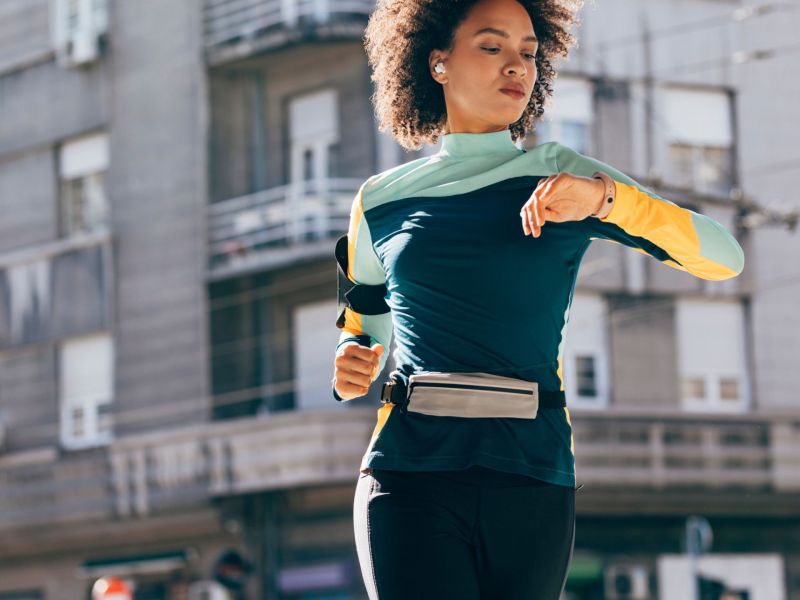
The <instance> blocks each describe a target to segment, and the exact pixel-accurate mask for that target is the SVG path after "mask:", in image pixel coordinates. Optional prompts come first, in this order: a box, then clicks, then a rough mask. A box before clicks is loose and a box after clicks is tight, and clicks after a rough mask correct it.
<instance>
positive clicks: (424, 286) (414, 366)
mask: <svg viewBox="0 0 800 600" xmlns="http://www.w3.org/2000/svg"><path fill="white" fill-rule="evenodd" d="M561 171H566V172H569V173H572V174H574V175H581V176H585V177H591V176H592V174H594V173H595V172H596V171H604V172H605V173H607V174H608V175H610V176H611V178H612V179H613V180H614V181H615V185H616V199H615V201H614V204H613V207H612V209H611V212H610V213H609V214H608V215H607V216H606V217H605V218H603V219H599V218H595V217H587V218H586V219H583V220H581V221H569V222H563V223H557V222H547V223H546V224H545V225H544V226H543V227H542V229H541V235H540V236H539V237H537V238H534V237H533V236H530V235H529V236H526V235H525V234H524V232H523V229H522V221H521V218H520V209H521V208H522V206H523V204H525V202H527V201H528V199H529V198H530V197H531V195H532V193H533V190H534V189H535V188H536V185H537V183H538V182H539V180H540V179H542V178H546V177H547V176H548V175H551V174H554V173H559V172H561ZM598 202H599V198H598ZM597 239H600V240H606V241H610V242H615V243H620V244H624V245H625V246H629V247H630V248H632V249H634V250H636V251H638V252H641V253H644V254H647V255H650V256H652V257H653V258H655V259H656V260H659V261H661V262H662V263H664V264H665V265H667V266H669V267H672V268H675V269H680V270H682V271H686V272H687V273H691V274H692V275H694V276H695V277H699V278H701V279H713V280H720V279H728V278H731V277H735V276H736V275H738V274H739V273H741V271H742V269H743V267H744V253H743V252H742V249H741V247H740V245H739V244H738V242H737V241H736V239H735V238H734V237H733V236H732V235H731V234H730V233H729V232H728V231H727V230H726V229H725V228H724V227H723V226H722V225H721V224H719V223H718V222H716V221H715V220H713V219H711V218H709V217H708V216H706V215H702V214H698V213H696V212H693V211H691V210H688V209H686V208H682V207H680V206H678V205H677V204H675V203H674V202H671V201H669V200H667V199H665V198H662V197H660V196H658V195H656V194H654V193H653V192H652V191H651V190H649V189H646V188H644V187H643V186H641V185H640V184H638V183H637V182H636V181H634V180H633V179H631V178H630V177H628V176H626V175H625V174H624V173H621V172H620V171H618V170H617V169H615V168H613V167H611V166H609V165H607V164H605V163H603V162H600V161H598V160H595V159H593V158H590V157H588V156H584V155H582V154H580V153H578V152H576V151H574V150H572V149H571V148H569V147H567V146H564V145H562V144H560V143H558V142H548V143H545V144H541V145H538V146H536V147H535V148H532V149H529V150H527V151H525V150H522V149H520V148H518V147H517V146H516V145H515V144H514V142H513V141H512V138H511V131H510V130H509V129H504V130H500V131H496V132H489V133H450V134H445V135H444V136H443V138H442V147H441V150H440V151H439V152H438V153H437V154H434V155H432V156H426V157H423V158H419V159H416V160H412V161H410V162H407V163H404V164H402V165H399V166H397V167H393V168H391V169H388V170H386V171H384V172H382V173H379V174H377V175H374V176H372V177H370V178H369V179H367V180H366V181H365V182H364V183H363V184H362V185H361V187H360V189H359V190H358V192H357V194H356V196H355V198H354V200H353V203H352V207H351V214H350V224H349V229H348V232H347V242H348V246H347V253H348V266H347V277H348V279H350V280H351V281H353V282H355V283H364V284H385V285H386V288H387V289H386V296H385V301H386V303H387V305H388V306H389V308H390V312H387V313H384V314H379V315H364V314H359V313H357V312H355V311H353V310H351V309H350V308H349V307H348V308H346V309H345V311H344V320H343V323H341V322H340V323H341V325H342V326H341V327H340V328H341V329H342V333H341V336H340V339H339V344H338V345H337V351H338V349H339V347H341V346H342V345H343V344H350V343H365V342H367V341H369V345H370V346H372V345H374V344H375V343H378V342H380V343H381V344H383V345H384V353H383V355H382V357H381V360H380V369H379V372H380V371H381V370H382V369H383V367H384V366H385V364H386V360H387V359H388V353H389V348H390V342H391V340H392V336H393V335H394V338H395V345H396V348H395V352H394V358H395V362H396V365H397V371H398V372H399V373H400V374H402V375H405V376H408V375H410V374H411V373H414V372H418V371H450V372H487V373H495V374H498V375H504V376H507V377H517V378H522V379H525V380H528V381H537V382H539V389H540V390H564V379H563V364H562V357H563V350H564V329H565V326H566V324H567V320H568V318H569V311H570V305H571V303H572V296H573V291H574V289H575V281H576V278H577V274H578V268H579V266H580V263H581V259H582V257H583V255H584V253H585V252H586V249H587V248H588V247H589V245H590V244H591V243H592V241H593V240H597ZM359 336H361V337H359ZM333 395H334V397H335V398H336V399H337V400H341V398H340V397H339V395H338V394H337V393H336V390H333ZM377 413H378V414H377V417H378V418H377V423H376V425H375V428H374V431H373V433H372V437H371V439H370V441H369V445H368V447H367V449H366V452H365V454H364V456H363V459H362V462H361V466H360V471H361V472H364V470H365V469H366V468H367V467H374V468H384V469H400V470H439V469H462V468H467V467H469V466H470V465H472V464H478V465H482V466H485V467H489V468H493V469H498V470H501V471H507V472H513V473H521V474H527V475H531V476H534V477H537V478H540V479H544V480H546V481H548V482H551V483H554V484H558V485H568V486H572V487H575V461H574V440H573V436H572V424H571V420H570V412H569V409H568V408H567V407H565V408H562V409H548V410H540V411H539V414H538V416H537V418H536V419H514V418H464V417H440V416H432V415H425V414H421V413H413V412H407V413H405V414H404V413H402V412H400V411H399V410H398V409H397V408H396V407H395V405H393V404H391V403H386V404H383V405H382V406H381V408H379V409H378V411H377Z"/></svg>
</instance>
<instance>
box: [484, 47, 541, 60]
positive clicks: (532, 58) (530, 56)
mask: <svg viewBox="0 0 800 600" xmlns="http://www.w3.org/2000/svg"><path fill="white" fill-rule="evenodd" d="M481 50H500V48H484V47H482V46H481ZM525 56H527V57H529V58H528V60H536V55H535V54H531V53H530V52H526V53H525Z"/></svg>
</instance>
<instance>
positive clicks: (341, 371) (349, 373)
mask: <svg viewBox="0 0 800 600" xmlns="http://www.w3.org/2000/svg"><path fill="white" fill-rule="evenodd" d="M383 350H384V348H383V344H375V345H374V346H373V347H372V348H367V347H366V346H362V345H360V344H345V345H344V346H342V347H341V348H340V349H339V352H338V353H337V354H336V358H335V359H334V361H333V364H334V375H333V387H334V389H335V390H336V393H337V394H339V396H341V397H342V398H343V399H344V400H352V399H353V398H357V397H359V396H363V395H364V394H366V393H367V391H369V385H370V384H371V383H372V380H373V379H375V378H376V377H377V376H378V373H377V370H378V363H379V362H380V358H381V355H383Z"/></svg>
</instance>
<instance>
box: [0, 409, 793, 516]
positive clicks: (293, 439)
mask: <svg viewBox="0 0 800 600" xmlns="http://www.w3.org/2000/svg"><path fill="white" fill-rule="evenodd" d="M375 418H376V417H375V408H374V407H371V406H370V407H366V408H364V407H350V408H344V407H337V409H331V410H316V411H293V412H288V411H287V412H280V413H272V414H270V415H268V416H264V417H261V418H243V419H236V420H228V421H219V422H211V423H205V424H202V425H196V426H191V427H182V428H176V429H173V430H160V431H154V432H151V433H148V434H144V435H137V436H131V437H128V438H120V439H117V440H115V441H114V442H112V444H111V445H110V446H108V447H105V448H93V449H91V450H88V451H81V452H75V453H68V454H65V455H64V456H62V457H60V458H59V456H58V452H57V451H56V450H55V449H50V448H44V449H41V450H35V451H28V452H19V453H15V454H6V455H5V456H0V531H2V530H8V529H15V528H24V527H28V526H34V525H47V524H53V523H63V522H76V521H90V520H96V519H103V520H109V519H111V520H113V519H117V520H119V519H128V518H139V517H144V516H148V515H155V514H163V513H167V512H173V511H176V510H182V509H187V508H190V507H193V506H200V507H202V506H203V505H206V504H207V503H208V502H209V501H210V500H212V499H213V498H217V497H225V496H231V495H237V494H244V493H250V492H258V491H263V490H274V489H286V488H293V487H296V486H307V485H330V484H346V485H352V484H354V483H355V480H356V477H357V476H358V466H359V463H360V460H361V456H362V454H363V452H364V451H365V449H366V447H367V443H368V441H369V438H370V436H371V434H372V431H373V428H374V426H375ZM793 419H795V421H796V420H798V419H797V415H796V414H795V415H794V416H793V417H792V416H789V415H774V416H769V417H766V416H752V415H738V416H735V415H709V414H691V415H688V414H676V413H674V412H673V413H664V414H654V413H652V411H651V412H648V413H641V414H632V413H631V411H630V410H627V409H626V410H625V411H620V410H619V409H608V410H604V411H603V413H596V412H590V411H580V410H578V409H575V410H574V411H572V420H573V424H574V428H575V429H574V432H575V451H576V454H577V456H578V459H577V466H576V471H577V477H578V483H582V484H584V488H583V489H582V490H581V491H580V492H579V495H578V501H579V503H581V504H580V510H581V511H583V512H584V513H591V512H598V513H601V514H610V513H623V514H636V513H641V512H647V511H650V512H663V513H670V512H671V513H684V512H686V511H688V510H702V511H704V512H705V513H708V514H712V513H714V512H725V511H731V512H733V513H736V514H741V513H742V512H743V511H745V512H746V511H753V512H754V513H756V514H759V513H760V514H770V515H775V514H788V513H791V512H792V511H795V512H796V507H797V503H798V501H799V499H798V496H800V425H799V424H798V423H797V422H795V421H793Z"/></svg>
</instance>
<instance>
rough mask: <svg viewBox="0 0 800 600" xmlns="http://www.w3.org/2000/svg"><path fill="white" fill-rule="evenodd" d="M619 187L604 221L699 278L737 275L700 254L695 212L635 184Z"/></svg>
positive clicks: (719, 277)
mask: <svg viewBox="0 0 800 600" xmlns="http://www.w3.org/2000/svg"><path fill="white" fill-rule="evenodd" d="M615 185H616V190H617V191H616V197H615V200H614V206H613V207H612V209H611V212H609V213H608V214H607V215H606V216H605V217H604V218H602V219H600V220H601V221H603V222H605V223H614V224H615V225H618V226H619V227H621V228H622V229H624V230H625V231H626V232H628V233H630V234H631V235H635V236H639V237H643V238H645V239H647V240H650V241H651V242H653V243H654V244H656V245H657V246H659V247H661V248H663V249H664V250H665V251H666V252H668V253H669V254H670V256H673V257H674V258H675V259H676V260H677V261H679V262H680V263H681V265H683V267H682V268H681V267H680V266H679V265H676V264H675V263H674V262H673V261H662V262H665V263H667V264H669V265H670V266H675V267H676V268H681V270H683V271H687V272H688V273H691V274H692V275H695V276H696V277H700V278H702V279H710V280H720V279H728V278H730V277H734V276H735V275H737V272H736V271H734V270H733V269H731V268H729V267H726V266H725V265H722V264H720V263H718V262H715V261H713V260H709V259H707V258H705V257H703V256H702V255H701V254H700V239H699V238H698V235H697V231H696V230H695V227H694V224H693V223H692V215H691V212H689V211H687V210H685V209H683V208H681V207H680V206H677V205H675V204H671V203H669V202H663V201H661V200H658V199H656V198H653V197H652V196H650V195H649V194H647V193H646V192H643V191H640V190H639V188H637V187H636V186H635V185H628V184H626V183H622V182H621V181H616V180H615ZM638 250H639V251H640V252H643V250H641V249H638Z"/></svg>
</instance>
